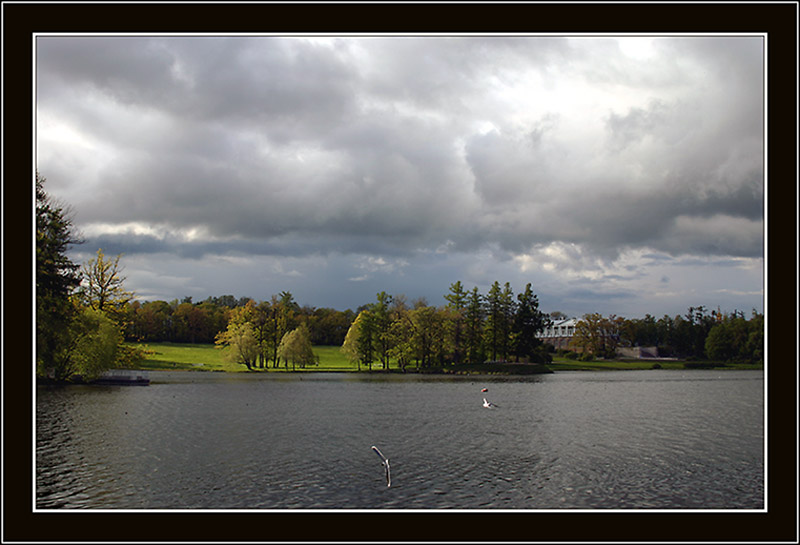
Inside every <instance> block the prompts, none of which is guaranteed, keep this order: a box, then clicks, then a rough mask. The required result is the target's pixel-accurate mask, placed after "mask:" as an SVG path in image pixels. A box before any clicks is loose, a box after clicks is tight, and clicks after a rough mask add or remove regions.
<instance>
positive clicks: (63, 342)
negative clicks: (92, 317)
mask: <svg viewBox="0 0 800 545" xmlns="http://www.w3.org/2000/svg"><path fill="white" fill-rule="evenodd" d="M45 181H46V180H45V178H43V177H41V176H39V173H38V172H37V173H36V361H37V367H38V372H39V373H41V374H44V375H47V376H50V377H51V378H55V379H57V380H62V379H65V378H68V376H69V374H70V373H71V371H70V365H69V357H70V356H69V353H68V352H65V349H66V347H67V346H68V345H69V344H70V339H69V335H70V327H69V326H70V324H71V322H72V321H73V319H74V318H75V316H76V314H77V312H78V309H77V307H76V306H75V305H74V304H73V303H72V302H71V301H70V295H71V294H72V293H73V291H74V290H75V288H77V287H78V286H79V285H80V270H79V266H78V265H76V264H74V263H73V262H72V261H71V260H70V259H69V257H67V249H68V248H69V246H70V245H72V244H77V243H79V242H80V240H79V239H78V237H77V236H76V235H75V233H74V231H73V225H72V220H71V219H70V217H69V216H68V214H67V212H66V211H65V210H64V208H63V207H62V206H60V205H59V204H57V203H55V202H54V201H53V200H52V199H51V198H50V196H49V195H47V193H46V192H45V190H44V183H45Z"/></svg>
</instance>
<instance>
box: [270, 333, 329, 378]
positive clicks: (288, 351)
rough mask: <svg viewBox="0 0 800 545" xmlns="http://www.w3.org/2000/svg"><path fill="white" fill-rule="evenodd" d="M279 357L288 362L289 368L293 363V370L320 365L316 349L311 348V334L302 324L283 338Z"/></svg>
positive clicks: (279, 348)
mask: <svg viewBox="0 0 800 545" xmlns="http://www.w3.org/2000/svg"><path fill="white" fill-rule="evenodd" d="M278 357H280V358H282V359H283V360H284V361H285V362H286V366H287V368H288V365H289V362H291V363H292V370H294V369H295V366H296V365H300V367H301V368H305V366H306V365H316V364H317V363H319V361H318V358H317V356H316V355H315V354H314V348H313V347H312V346H311V334H310V333H309V331H308V327H307V326H306V325H305V324H300V325H299V326H298V327H297V328H295V329H293V330H292V331H290V332H289V333H287V334H286V335H284V336H283V339H282V340H281V344H280V346H279V347H278Z"/></svg>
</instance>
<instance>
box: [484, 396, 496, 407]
mask: <svg viewBox="0 0 800 545" xmlns="http://www.w3.org/2000/svg"><path fill="white" fill-rule="evenodd" d="M483 406H484V407H486V408H487V409H493V408H495V407H497V405H495V404H494V403H492V402H490V401H486V398H485V397H484V398H483Z"/></svg>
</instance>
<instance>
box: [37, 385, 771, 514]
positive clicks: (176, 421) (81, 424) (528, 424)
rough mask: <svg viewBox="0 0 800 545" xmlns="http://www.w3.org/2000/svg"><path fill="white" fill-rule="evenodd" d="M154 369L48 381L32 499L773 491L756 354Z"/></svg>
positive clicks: (514, 505)
mask: <svg viewBox="0 0 800 545" xmlns="http://www.w3.org/2000/svg"><path fill="white" fill-rule="evenodd" d="M151 379H152V383H151V385H150V386H148V387H120V386H105V387H97V386H95V387H90V386H71V387H66V388H48V387H40V388H39V389H38V390H37V421H36V424H37V425H36V434H37V448H36V468H37V474H36V483H37V508H40V509H50V508H93V509H230V508H235V509H291V508H300V509H576V508H577V509H609V508H612V509H631V508H637V509H649V508H659V509H686V508H691V509H707V508H715V509H735V508H747V509H761V508H763V507H764V504H763V495H764V487H763V477H764V454H763V433H764V430H763V415H764V412H763V411H764V409H763V407H764V400H763V373H762V372H760V371H726V372H719V371H690V372H689V371H687V372H682V371H624V372H590V373H587V372H561V373H556V374H554V375H542V376H535V377H524V378H522V377H491V378H489V377H463V376H461V377H443V376H420V375H367V374H366V373H364V374H360V375H356V374H334V373H313V374H312V373H310V374H303V375H300V374H270V375H259V374H253V375H250V374H223V373H191V372H153V373H151ZM484 387H486V388H488V392H487V393H485V394H484V393H481V389H482V388H484ZM484 396H485V397H487V398H488V399H489V400H490V401H492V402H494V403H496V404H497V405H498V408H496V409H485V408H484V407H483V406H482V403H483V397H484ZM371 445H378V446H379V448H380V449H381V450H382V451H383V453H384V454H385V455H386V456H387V457H388V458H389V459H390V462H391V467H392V486H391V488H387V487H386V482H385V480H384V473H383V467H382V466H381V462H380V460H379V459H378V458H377V457H376V456H375V454H374V453H373V452H372V451H371V449H370V446H371Z"/></svg>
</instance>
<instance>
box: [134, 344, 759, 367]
mask: <svg viewBox="0 0 800 545" xmlns="http://www.w3.org/2000/svg"><path fill="white" fill-rule="evenodd" d="M134 346H138V347H140V348H144V349H145V350H147V351H148V353H147V356H146V358H145V359H144V360H143V361H142V362H141V363H140V364H139V368H141V369H161V370H189V371H227V372H242V371H247V368H246V367H245V366H244V365H240V364H236V363H231V362H229V361H227V360H226V359H225V358H224V352H223V350H220V349H219V348H216V347H215V346H214V345H213V344H181V343H149V344H134ZM314 353H315V354H316V355H317V356H318V357H319V365H311V366H308V367H306V368H305V369H301V368H299V367H296V369H295V370H297V371H357V370H358V366H357V365H356V364H355V363H351V362H349V361H348V360H347V358H346V357H345V355H344V354H342V352H341V350H340V347H339V346H315V347H314ZM655 365H658V366H660V368H661V369H685V368H686V367H685V365H687V364H686V362H684V361H656V362H654V361H647V360H608V361H606V360H595V361H578V360H570V359H567V358H564V357H560V356H557V357H554V358H553V363H551V364H548V365H547V367H549V368H550V369H552V370H553V371H583V370H585V371H604V370H605V371H611V370H628V369H653V368H654V366H655ZM689 365H691V364H689ZM372 368H373V370H379V369H380V368H381V367H380V364H379V363H373V365H372ZM394 368H395V367H392V369H394ZM655 368H658V367H655ZM725 368H726V369H763V366H755V365H744V364H732V365H726V366H725ZM291 369H292V367H291V365H290V366H289V370H291ZM409 369H410V370H414V369H416V367H415V366H414V365H411V366H410V368H409ZM269 370H270V371H283V370H285V368H284V367H280V368H279V369H273V368H272V367H270V369H269ZM362 370H366V369H365V368H363V367H362ZM477 372H481V371H480V370H478V371H477Z"/></svg>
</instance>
